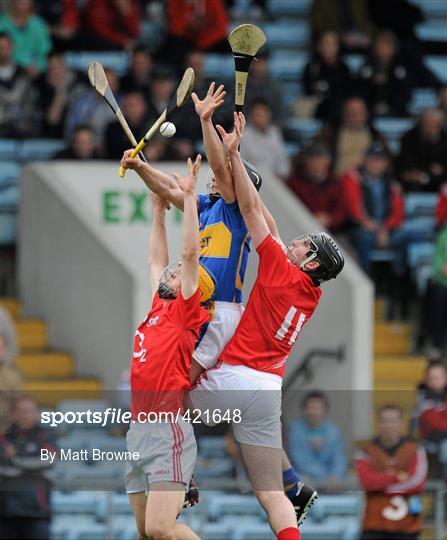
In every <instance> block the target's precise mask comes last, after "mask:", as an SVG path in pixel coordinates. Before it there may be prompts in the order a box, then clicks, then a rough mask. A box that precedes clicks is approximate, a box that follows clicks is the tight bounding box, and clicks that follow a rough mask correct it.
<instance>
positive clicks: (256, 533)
mask: <svg viewBox="0 0 447 540" xmlns="http://www.w3.org/2000/svg"><path fill="white" fill-rule="evenodd" d="M274 538H275V535H274V534H273V532H272V529H271V528H270V526H269V525H267V523H260V524H259V525H255V524H252V525H242V526H238V527H237V529H235V531H234V533H233V534H232V536H231V540H273V539H274Z"/></svg>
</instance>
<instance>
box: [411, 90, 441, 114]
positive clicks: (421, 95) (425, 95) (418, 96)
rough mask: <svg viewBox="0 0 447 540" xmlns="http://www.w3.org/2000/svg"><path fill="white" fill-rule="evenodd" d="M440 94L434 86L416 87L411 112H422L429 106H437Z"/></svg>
mask: <svg viewBox="0 0 447 540" xmlns="http://www.w3.org/2000/svg"><path fill="white" fill-rule="evenodd" d="M437 103H438V96H437V95H436V91H435V90H434V89H433V88H415V89H414V90H413V96H412V98H411V102H410V113H411V114H412V115H417V114H420V113H421V112H422V111H423V110H425V109H428V108H429V107H436V106H437Z"/></svg>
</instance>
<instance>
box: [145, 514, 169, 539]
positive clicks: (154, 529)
mask: <svg viewBox="0 0 447 540" xmlns="http://www.w3.org/2000/svg"><path fill="white" fill-rule="evenodd" d="M173 528H174V525H170V524H168V523H166V522H165V521H162V520H158V519H155V520H151V522H150V523H148V524H147V525H146V535H147V537H148V538H150V540H168V539H170V538H173V536H174V530H173Z"/></svg>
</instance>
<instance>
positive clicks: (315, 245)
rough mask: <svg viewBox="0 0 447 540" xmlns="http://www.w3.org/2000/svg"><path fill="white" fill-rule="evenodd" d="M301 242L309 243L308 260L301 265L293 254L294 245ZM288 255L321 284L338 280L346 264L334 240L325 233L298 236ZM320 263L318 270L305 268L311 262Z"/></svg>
mask: <svg viewBox="0 0 447 540" xmlns="http://www.w3.org/2000/svg"><path fill="white" fill-rule="evenodd" d="M297 240H301V241H304V242H307V243H308V246H309V248H308V251H307V252H306V258H305V259H304V260H303V261H302V262H301V263H299V262H298V260H297V258H296V255H295V254H294V253H293V249H294V243H295V242H296V241H297ZM287 255H288V257H289V259H290V260H291V261H292V262H294V261H293V258H295V262H294V264H295V265H296V266H299V268H301V270H303V271H304V272H306V274H308V275H309V276H310V277H311V278H312V279H313V280H314V281H315V282H317V283H321V282H323V281H328V280H329V279H333V278H336V277H337V276H338V274H339V273H340V272H341V271H342V269H343V266H344V264H345V260H344V257H343V255H342V253H341V251H340V250H339V248H338V246H337V244H336V243H335V242H334V240H333V239H332V238H331V237H330V236H329V235H328V234H327V233H325V232H317V233H314V234H304V235H301V236H298V237H297V238H295V239H294V240H292V242H291V243H290V244H289V245H288V246H287ZM313 260H315V261H317V262H318V263H319V266H318V268H315V269H314V270H308V269H305V266H306V265H307V264H308V263H309V262H311V261H313Z"/></svg>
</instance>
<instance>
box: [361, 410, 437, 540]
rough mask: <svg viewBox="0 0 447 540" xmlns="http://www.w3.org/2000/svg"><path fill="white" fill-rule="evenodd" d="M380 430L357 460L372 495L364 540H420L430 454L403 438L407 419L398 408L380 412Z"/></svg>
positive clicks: (367, 498)
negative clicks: (404, 424) (398, 539)
mask: <svg viewBox="0 0 447 540" xmlns="http://www.w3.org/2000/svg"><path fill="white" fill-rule="evenodd" d="M378 429H379V433H378V436H377V437H375V438H373V439H371V440H370V441H368V442H367V443H365V444H364V445H362V447H361V449H360V450H359V452H358V453H357V455H356V460H355V466H356V470H357V474H358V477H359V481H360V484H361V486H362V488H363V489H364V490H365V492H366V507H365V513H364V516H363V533H362V535H361V540H381V539H390V538H402V539H405V540H417V539H418V538H419V535H420V533H421V529H422V516H421V514H422V501H421V498H420V495H421V494H422V493H423V491H424V482H425V479H426V476H427V457H426V454H425V450H424V448H423V447H422V446H421V445H419V444H418V443H417V442H416V441H415V440H413V439H411V438H408V437H404V436H403V413H402V410H401V409H400V408H399V407H398V406H397V405H386V406H384V407H382V408H381V409H380V411H379V418H378Z"/></svg>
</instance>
